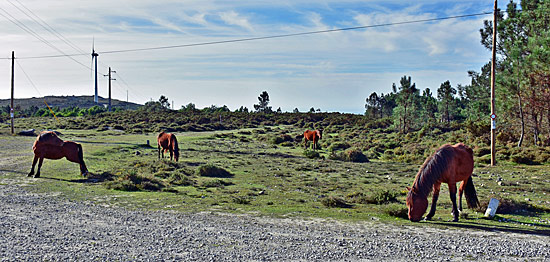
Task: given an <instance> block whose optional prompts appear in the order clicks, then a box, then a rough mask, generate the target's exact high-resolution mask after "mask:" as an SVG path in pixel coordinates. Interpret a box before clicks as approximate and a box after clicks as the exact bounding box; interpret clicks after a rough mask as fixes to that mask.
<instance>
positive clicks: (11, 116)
mask: <svg viewBox="0 0 550 262" xmlns="http://www.w3.org/2000/svg"><path fill="white" fill-rule="evenodd" d="M14 71H15V51H11V105H10V118H11V134H12V135H13V134H14V133H15V130H14V128H13V118H14V117H15V111H14V110H13V88H14V83H15V78H14V76H15V74H14Z"/></svg>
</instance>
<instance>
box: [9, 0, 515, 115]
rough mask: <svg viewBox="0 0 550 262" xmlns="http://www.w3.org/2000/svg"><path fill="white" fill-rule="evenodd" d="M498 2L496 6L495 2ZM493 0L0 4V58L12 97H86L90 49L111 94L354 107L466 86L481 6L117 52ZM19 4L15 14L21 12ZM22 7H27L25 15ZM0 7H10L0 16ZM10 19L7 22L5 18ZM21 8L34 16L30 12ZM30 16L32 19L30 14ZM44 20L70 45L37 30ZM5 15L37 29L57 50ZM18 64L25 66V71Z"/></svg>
mask: <svg viewBox="0 0 550 262" xmlns="http://www.w3.org/2000/svg"><path fill="white" fill-rule="evenodd" d="M505 4H506V2H502V3H499V5H501V6H500V7H501V8H503V7H504V6H505ZM492 5H493V1H479V0H464V1H444V0H439V1H437V0H426V1H397V0H386V1H375V0H372V1H364V0H363V1H353V0H338V1H336V0H334V1H333V0H322V1H312V0H294V1H287V0H282V1H263V0H256V1H203V0H193V1H171V0H170V1H168V0H157V1H140V0H122V1H107V0H96V1H37V0H28V1H25V0H2V1H0V8H2V9H0V34H1V35H2V41H1V42H0V50H4V51H3V52H4V54H1V53H0V58H7V57H9V56H10V55H11V51H12V50H13V51H15V52H16V57H20V58H21V59H18V64H19V65H18V66H17V67H16V91H15V96H16V97H18V98H23V97H37V96H45V95H93V80H92V77H91V72H90V69H89V67H90V62H91V61H90V55H89V53H90V49H91V46H92V41H95V49H96V51H97V52H98V53H99V55H100V56H99V65H98V67H99V71H100V72H99V73H100V75H99V76H98V78H99V95H100V96H103V97H106V96H107V90H108V89H107V88H108V83H107V79H106V78H105V77H103V76H102V75H101V74H106V73H107V71H108V69H107V68H108V67H109V66H111V67H112V68H113V70H116V71H117V74H115V76H114V77H115V78H117V80H116V81H115V82H114V83H113V92H112V93H113V97H114V98H117V99H121V100H125V99H126V91H128V94H129V95H128V96H129V100H130V101H132V102H137V103H145V102H147V101H149V100H150V99H153V100H158V98H159V97H160V95H165V96H167V97H168V98H169V99H170V101H172V100H173V101H174V104H175V108H180V107H181V106H182V105H185V104H188V103H194V104H196V106H197V107H198V108H203V107H207V106H210V105H217V106H222V105H227V106H228V107H229V108H230V109H232V110H235V109H237V108H239V107H240V106H246V107H248V108H249V109H252V108H253V104H254V103H256V102H257V97H258V96H259V94H260V93H261V92H262V91H264V90H265V91H267V92H268V93H269V95H270V99H271V103H270V105H271V106H273V108H274V109H276V108H278V107H281V109H282V110H283V111H292V110H293V109H294V108H298V109H299V110H300V111H307V110H308V109H309V108H311V107H314V108H316V109H317V108H319V109H321V111H331V112H332V111H338V112H349V113H363V112H364V104H365V98H366V97H368V96H369V95H370V94H371V93H372V92H377V93H379V94H380V93H388V92H390V91H391V86H392V83H398V82H399V80H400V78H401V77H402V76H404V75H407V76H411V77H412V80H413V82H415V83H416V84H417V87H419V88H421V89H425V88H430V89H431V90H432V92H433V93H434V94H435V90H436V89H437V88H438V87H439V85H440V84H441V83H443V82H444V81H447V80H450V81H451V84H452V85H453V86H455V87H456V85H457V84H468V83H469V79H468V77H467V71H468V70H479V69H480V68H481V66H482V65H483V64H485V63H486V62H487V61H489V60H490V52H489V51H488V50H485V49H484V48H483V47H482V46H481V44H480V38H479V29H480V28H481V27H482V26H483V20H486V19H491V15H485V16H476V17H470V18H460V19H449V20H440V21H434V22H426V23H415V24H407V25H395V26H385V27H377V28H368V29H360V30H350V31H341V32H333V33H325V34H314V35H305V36H295V37H288V38H275V39H266V40H258V41H247V42H238V43H227V44H216V45H204V46H193V47H185V48H174V49H163V50H151V51H142V52H126V53H102V52H108V51H116V50H127V49H135V48H148V47H158V46H171V45H185V44H196V43H207V42H215V41H225V40H232V39H241V38H253V37H263V36H272V35H281V34H293V33H301V32H310V31H319V30H330V29H337V28H346V27H356V26H368V25H377V24H386V23H396V22H403V21H414V20H422V19H432V18H439V17H448V16H456V15H465V14H475V13H481V12H487V11H491V10H492ZM21 10H22V11H24V12H22V11H21ZM29 10H30V11H32V13H34V14H36V16H37V17H36V16H33V15H32V14H31V13H30V11H29ZM4 11H7V12H9V13H10V14H11V15H12V16H13V17H9V16H8V15H7V14H6V13H5V12H4ZM6 16H8V18H9V19H10V20H12V21H10V20H8V18H6ZM29 16H31V17H33V18H34V20H33V19H31V18H30V17H29ZM35 20H36V21H35ZM40 20H43V21H45V22H46V23H47V24H48V25H49V26H51V27H52V28H53V29H55V31H57V32H59V33H60V34H61V35H63V37H65V38H66V39H68V40H69V41H70V42H71V43H73V44H74V45H75V46H77V48H72V47H70V46H69V45H68V44H66V43H65V42H64V41H62V40H61V39H59V38H58V37H56V36H54V35H53V34H52V33H50V32H48V31H47V30H46V29H45V28H43V27H42V26H40V25H39V24H38V23H37V21H40ZM13 22H16V23H20V24H19V25H20V26H23V25H24V26H26V27H27V28H30V29H32V30H33V31H34V32H35V33H36V34H38V35H40V37H42V38H43V39H45V40H46V41H47V42H49V43H51V44H52V45H54V46H55V47H56V48H57V49H60V50H62V51H63V52H64V53H66V54H80V53H82V55H79V56H74V57H73V58H74V60H76V61H78V63H77V62H75V61H73V60H71V59H69V58H66V57H61V58H48V59H46V58H44V59H24V58H25V57H33V56H44V55H58V54H60V52H59V51H57V50H55V49H54V48H52V47H50V46H48V45H46V44H45V43H43V42H42V41H39V40H38V39H37V38H36V37H34V36H32V35H31V34H29V33H28V32H25V31H24V30H23V29H21V28H20V27H18V26H16V25H15V24H14V23H13ZM10 66H11V61H10V60H6V59H3V60H0V68H2V70H1V71H0V72H5V73H4V74H0V83H3V84H0V85H1V86H3V88H0V98H9V96H10V91H9V85H10V74H9V72H10ZM21 68H22V69H23V70H24V71H25V72H26V73H27V74H28V75H29V77H30V78H31V80H32V82H33V83H34V84H35V86H36V88H34V87H33V86H32V85H31V83H30V81H29V80H28V79H27V78H26V77H25V75H24V74H23V72H21Z"/></svg>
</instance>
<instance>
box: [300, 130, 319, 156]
mask: <svg viewBox="0 0 550 262" xmlns="http://www.w3.org/2000/svg"><path fill="white" fill-rule="evenodd" d="M322 137H323V130H306V131H304V148H307V141H312V142H313V151H315V149H316V148H317V141H319V139H321V138H322Z"/></svg>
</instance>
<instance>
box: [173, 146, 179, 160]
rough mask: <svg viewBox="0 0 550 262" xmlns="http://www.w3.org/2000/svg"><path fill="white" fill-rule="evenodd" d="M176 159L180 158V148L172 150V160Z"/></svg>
mask: <svg viewBox="0 0 550 262" xmlns="http://www.w3.org/2000/svg"><path fill="white" fill-rule="evenodd" d="M178 159H180V150H179V149H178V148H176V149H175V150H174V160H176V162H178Z"/></svg>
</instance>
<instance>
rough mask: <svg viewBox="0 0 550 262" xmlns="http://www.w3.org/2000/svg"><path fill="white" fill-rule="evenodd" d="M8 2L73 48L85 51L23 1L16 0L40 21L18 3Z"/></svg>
mask: <svg viewBox="0 0 550 262" xmlns="http://www.w3.org/2000/svg"><path fill="white" fill-rule="evenodd" d="M7 1H8V3H10V4H11V5H13V6H14V7H15V8H17V10H19V11H20V12H21V13H23V14H24V15H26V16H27V17H28V18H30V19H31V20H33V21H34V22H35V23H37V24H39V25H40V26H42V28H44V29H46V31H48V32H50V33H51V34H52V35H54V36H55V37H57V38H58V39H59V40H61V41H63V42H64V43H65V44H67V45H68V46H70V47H71V48H73V49H74V50H76V51H77V52H83V53H84V52H85V51H84V50H82V49H80V48H79V47H78V46H77V45H75V44H73V43H72V42H71V41H70V40H69V39H67V38H66V37H64V36H63V35H62V34H61V33H59V32H58V31H57V30H55V29H54V28H53V27H51V26H50V25H49V24H48V23H46V21H44V20H43V19H42V18H40V17H39V16H38V15H37V14H36V13H34V12H33V11H32V10H30V9H29V8H28V7H26V6H25V5H24V4H23V3H21V2H20V1H19V0H15V1H16V2H17V3H19V5H21V6H22V7H23V8H24V9H25V10H27V12H29V13H31V14H32V15H33V16H34V17H36V18H37V19H38V20H40V22H39V21H37V20H36V19H34V18H33V17H32V16H30V15H29V14H27V12H25V11H24V10H21V8H19V7H18V6H17V5H15V4H14V3H13V2H11V1H10V0H7Z"/></svg>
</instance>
